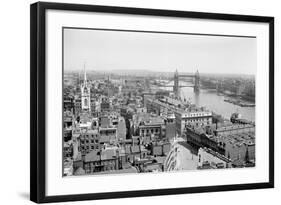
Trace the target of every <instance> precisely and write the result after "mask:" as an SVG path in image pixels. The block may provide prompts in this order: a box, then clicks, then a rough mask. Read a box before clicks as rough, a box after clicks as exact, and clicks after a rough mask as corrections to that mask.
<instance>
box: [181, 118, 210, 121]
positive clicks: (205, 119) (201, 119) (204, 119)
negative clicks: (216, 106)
mask: <svg viewBox="0 0 281 205" xmlns="http://www.w3.org/2000/svg"><path fill="white" fill-rule="evenodd" d="M203 121H211V118H200V119H190V120H185V122H203Z"/></svg>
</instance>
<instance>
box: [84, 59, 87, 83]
mask: <svg viewBox="0 0 281 205" xmlns="http://www.w3.org/2000/svg"><path fill="white" fill-rule="evenodd" d="M86 84H87V74H86V65H85V63H84V85H86Z"/></svg>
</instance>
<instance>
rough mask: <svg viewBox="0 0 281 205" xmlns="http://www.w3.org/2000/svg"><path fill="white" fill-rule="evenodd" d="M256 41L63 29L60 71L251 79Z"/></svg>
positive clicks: (253, 72) (235, 38) (254, 68)
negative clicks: (196, 73) (128, 71)
mask: <svg viewBox="0 0 281 205" xmlns="http://www.w3.org/2000/svg"><path fill="white" fill-rule="evenodd" d="M256 47H257V45H256V38H248V37H225V36H204V35H203V36H202V35H188V34H186V35H182V34H181V35H179V34H157V33H148V32H145V33H143V32H132V31H109V30H87V29H70V28H67V29H64V48H63V49H64V56H63V57H64V69H65V70H69V71H71V70H83V69H84V64H86V70H87V71H91V70H93V71H97V72H104V71H106V72H108V71H113V72H114V70H130V71H132V70H135V71H137V70H147V71H153V72H174V71H175V70H176V69H177V70H178V72H182V73H183V72H185V73H193V72H196V70H198V71H199V73H202V74H203V73H208V74H212V73H213V74H241V75H255V73H256V67H257V65H256V64H257V54H256V49H257V48H256Z"/></svg>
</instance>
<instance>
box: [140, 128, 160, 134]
mask: <svg viewBox="0 0 281 205" xmlns="http://www.w3.org/2000/svg"><path fill="white" fill-rule="evenodd" d="M145 131H146V132H148V133H149V132H151V133H154V132H155V133H158V132H159V129H150V130H149V129H142V130H141V133H142V134H144V132H145Z"/></svg>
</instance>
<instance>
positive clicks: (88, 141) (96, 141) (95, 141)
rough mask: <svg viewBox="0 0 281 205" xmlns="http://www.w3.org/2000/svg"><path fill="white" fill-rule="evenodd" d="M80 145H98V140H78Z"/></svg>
mask: <svg viewBox="0 0 281 205" xmlns="http://www.w3.org/2000/svg"><path fill="white" fill-rule="evenodd" d="M80 143H81V144H82V145H83V144H84V143H86V144H88V143H96V144H97V143H99V140H98V139H95V140H80Z"/></svg>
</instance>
